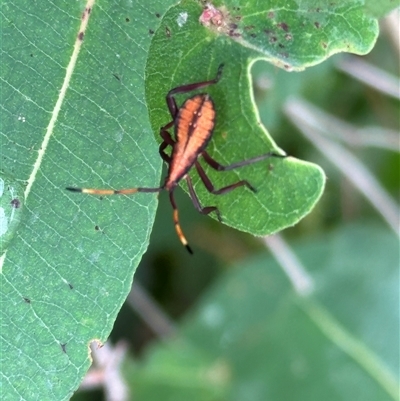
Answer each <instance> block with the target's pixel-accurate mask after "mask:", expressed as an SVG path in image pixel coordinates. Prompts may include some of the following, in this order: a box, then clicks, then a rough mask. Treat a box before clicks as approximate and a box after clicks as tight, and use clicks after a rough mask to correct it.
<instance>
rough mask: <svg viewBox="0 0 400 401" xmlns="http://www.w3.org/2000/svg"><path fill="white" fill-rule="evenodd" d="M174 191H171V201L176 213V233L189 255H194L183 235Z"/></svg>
mask: <svg viewBox="0 0 400 401" xmlns="http://www.w3.org/2000/svg"><path fill="white" fill-rule="evenodd" d="M174 189H175V188H173V189H171V190H170V191H169V200H170V201H171V205H172V209H173V211H174V214H173V217H174V224H175V230H176V233H177V234H178V238H179V240H180V241H181V242H182V245H184V246H185V247H186V249H187V250H188V251H189V253H191V254H193V251H192V248H190V246H189V244H188V242H187V240H186V238H185V235H184V234H183V231H182V228H181V225H180V224H179V215H178V207H177V206H176V203H175V199H174Z"/></svg>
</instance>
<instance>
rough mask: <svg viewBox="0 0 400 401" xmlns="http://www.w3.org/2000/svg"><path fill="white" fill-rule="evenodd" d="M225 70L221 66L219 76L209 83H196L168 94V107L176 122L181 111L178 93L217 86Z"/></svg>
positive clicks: (174, 89)
mask: <svg viewBox="0 0 400 401" xmlns="http://www.w3.org/2000/svg"><path fill="white" fill-rule="evenodd" d="M223 68H224V64H220V65H219V67H218V71H217V75H216V76H215V78H214V79H210V80H209V81H203V82H196V83H194V84H187V85H181V86H177V87H176V88H173V89H171V90H170V91H169V92H168V94H167V97H166V100H167V105H168V109H169V112H170V113H171V116H172V118H173V119H174V120H175V117H176V116H177V114H178V110H179V109H178V106H177V104H176V100H175V98H174V95H176V94H178V93H186V92H190V91H192V90H195V89H200V88H204V87H206V86H209V85H213V84H216V83H217V82H218V81H219V80H220V79H221V75H222V69H223Z"/></svg>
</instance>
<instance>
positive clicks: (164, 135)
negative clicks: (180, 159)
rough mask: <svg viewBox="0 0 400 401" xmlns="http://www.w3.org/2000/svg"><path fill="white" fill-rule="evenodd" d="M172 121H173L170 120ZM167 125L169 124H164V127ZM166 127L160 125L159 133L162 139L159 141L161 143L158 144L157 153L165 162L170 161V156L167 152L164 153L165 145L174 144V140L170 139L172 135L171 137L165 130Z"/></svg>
mask: <svg viewBox="0 0 400 401" xmlns="http://www.w3.org/2000/svg"><path fill="white" fill-rule="evenodd" d="M172 123H173V122H172ZM168 125H169V124H167V125H166V127H167V128H168ZM167 128H165V127H162V128H161V130H160V135H161V138H162V139H163V141H162V143H161V145H160V148H159V150H158V151H159V153H160V156H161V157H162V159H163V160H164V161H165V162H166V163H168V164H169V163H171V156H170V155H168V154H167V153H165V151H164V150H165V148H166V147H167V146H172V147H174V144H175V141H174V140H173V139H172V137H171V134H170V133H169V132H168V131H166V129H167Z"/></svg>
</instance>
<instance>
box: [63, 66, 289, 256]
mask: <svg viewBox="0 0 400 401" xmlns="http://www.w3.org/2000/svg"><path fill="white" fill-rule="evenodd" d="M223 67H224V65H223V64H221V65H220V66H219V67H218V71H217V75H216V77H215V78H214V79H212V80H209V81H203V82H197V83H192V84H188V85H182V86H178V87H176V88H174V89H171V90H170V91H169V92H168V94H167V97H166V101H167V105H168V109H169V112H170V114H171V116H172V121H171V122H169V123H168V124H166V125H164V126H163V127H161V129H160V135H161V137H162V139H163V142H162V143H161V145H160V148H159V152H160V156H161V157H162V159H163V160H164V161H165V162H166V163H167V164H168V166H169V167H168V174H167V176H166V178H165V181H164V184H163V185H162V186H160V187H157V188H128V189H118V190H114V189H90V188H73V187H68V188H67V189H68V190H69V191H73V192H82V193H85V194H92V195H117V194H123V195H129V194H134V193H136V192H160V191H162V190H166V191H168V192H169V199H170V201H171V205H172V208H173V218H174V223H175V229H176V232H177V234H178V237H179V239H180V241H181V242H182V244H183V245H184V246H185V247H186V249H187V250H188V251H189V252H190V253H193V251H192V249H191V248H190V246H189V244H188V241H187V240H186V238H185V236H184V234H183V232H182V229H181V226H180V224H179V217H178V208H177V206H176V203H175V199H174V190H175V188H176V187H177V185H178V184H179V182H180V181H181V180H182V179H185V180H186V182H187V185H188V188H189V194H190V197H191V198H192V201H193V204H194V206H195V208H196V209H197V210H198V211H199V212H200V213H202V214H209V213H211V212H215V213H216V215H217V217H218V220H219V221H221V214H220V212H219V210H218V208H217V207H216V206H206V207H202V206H201V205H200V201H199V199H198V197H197V195H196V192H195V190H194V188H193V184H192V180H191V178H190V176H189V174H188V172H189V170H190V169H191V168H192V167H193V166H194V167H195V168H196V170H197V172H198V174H199V176H200V178H201V180H202V181H203V183H204V185H205V187H206V189H207V190H208V191H209V192H211V193H212V194H215V195H221V194H225V193H227V192H229V191H231V190H233V189H235V188H237V187H240V186H246V187H247V188H249V189H250V190H251V191H253V192H256V189H255V188H254V187H253V186H252V185H250V183H249V182H248V181H246V180H241V181H238V182H236V183H234V184H231V185H228V186H226V187H223V188H220V189H215V188H214V186H213V184H212V183H211V181H210V179H209V178H208V176H207V175H206V173H205V171H204V169H203V167H202V166H201V164H200V163H199V161H198V157H199V156H200V155H201V156H202V157H203V158H204V161H205V162H206V163H207V164H208V165H209V166H210V167H212V168H213V169H214V170H217V171H227V170H233V169H235V168H237V167H242V166H246V165H248V164H252V163H256V162H258V161H261V160H264V159H267V158H268V157H286V156H284V155H279V154H276V153H274V152H268V153H265V154H263V155H260V156H256V157H253V158H251V159H247V160H244V161H241V162H238V163H233V164H230V165H228V166H223V165H221V164H219V163H218V162H217V161H215V160H214V159H213V158H212V157H211V156H210V155H209V154H208V153H207V151H206V150H205V149H206V147H207V145H208V143H209V141H210V139H211V137H212V134H213V131H214V126H215V115H216V111H215V106H214V102H213V101H212V99H211V97H210V95H209V94H207V93H201V94H196V95H194V96H192V97H190V98H188V99H187V100H186V101H185V102H184V103H183V104H182V106H181V107H178V106H177V104H176V100H175V97H174V95H176V94H178V93H187V92H191V91H193V90H196V89H200V88H204V87H206V86H209V85H213V84H216V83H217V82H218V81H219V80H220V78H221V75H222V69H223ZM172 126H174V129H175V139H173V138H172V136H171V134H170V133H169V132H168V130H169V129H170V128H171V127H172ZM168 146H171V147H172V153H171V155H168V154H167V153H165V149H166V148H167V147H168Z"/></svg>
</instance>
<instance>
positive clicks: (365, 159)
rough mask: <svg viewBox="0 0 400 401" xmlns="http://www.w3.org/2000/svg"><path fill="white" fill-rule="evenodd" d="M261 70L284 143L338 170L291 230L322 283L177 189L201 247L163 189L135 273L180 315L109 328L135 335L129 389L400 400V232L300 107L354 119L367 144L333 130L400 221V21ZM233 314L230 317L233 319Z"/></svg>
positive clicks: (263, 104) (130, 312) (262, 106)
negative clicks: (307, 288) (355, 41)
mask: <svg viewBox="0 0 400 401" xmlns="http://www.w3.org/2000/svg"><path fill="white" fill-rule="evenodd" d="M396 15H397V19H398V15H399V14H396ZM397 23H398V21H397ZM395 35H396V34H395ZM397 35H398V31H397ZM397 39H398V38H397ZM359 61H362V62H363V64H357V63H358V62H359ZM349 63H350V64H352V65H353V66H358V69H359V71H358V74H359V75H363V73H366V74H367V75H368V68H369V67H370V66H374V67H377V68H378V69H379V71H378V73H374V74H369V78H368V79H369V81H370V82H361V81H360V80H359V79H357V78H355V77H354V76H352V75H350V73H349V71H348V70H347V68H346V65H348V64H349ZM364 63H365V64H364ZM385 72H387V73H389V74H391V75H392V77H393V78H394V81H393V82H394V84H395V86H396V85H397V88H392V89H393V90H394V93H396V91H397V98H396V96H393V95H390V94H388V93H385V92H384V91H383V90H380V89H379V88H376V87H374V86H375V85H378V86H379V85H380V82H381V81H382V80H385ZM252 74H253V83H254V96H255V99H256V102H257V105H258V108H259V113H260V117H261V120H262V122H263V123H264V125H265V126H266V127H267V129H268V131H269V132H270V134H271V136H272V137H273V138H274V140H275V141H276V143H277V144H278V146H280V147H281V148H282V149H284V150H285V151H286V152H287V153H288V154H290V155H292V156H294V157H297V158H300V159H303V160H308V161H311V162H314V163H316V164H319V165H320V166H321V167H322V168H323V169H324V171H325V172H326V175H327V177H328V181H327V186H326V190H325V193H324V195H323V197H322V199H321V201H320V202H319V203H318V204H317V206H316V208H315V209H314V210H313V212H312V213H311V214H310V215H309V216H307V217H306V218H304V219H303V220H302V221H301V222H300V223H299V224H297V225H296V226H295V227H293V228H290V229H286V230H285V231H284V232H282V233H281V236H282V237H283V238H284V241H286V242H285V243H286V244H289V245H287V246H288V249H291V251H290V252H294V253H295V255H297V257H298V258H299V260H300V262H299V263H300V264H301V265H302V266H303V267H304V268H305V270H306V273H305V275H306V276H309V277H311V280H312V282H313V285H314V287H313V288H314V292H313V293H312V294H311V295H310V296H304V294H301V292H300V293H299V291H296V288H293V287H292V286H291V285H290V282H291V281H292V279H290V277H289V280H288V279H287V277H286V275H285V274H284V273H283V272H282V270H280V268H279V265H278V263H277V262H275V261H274V260H273V257H272V256H271V253H269V252H268V250H267V249H266V245H265V243H263V241H262V240H261V239H260V238H254V237H252V236H250V235H248V234H244V233H241V232H239V231H235V230H233V229H230V228H228V227H226V226H224V225H222V224H219V223H217V222H216V221H214V220H212V219H210V218H207V217H205V216H202V215H200V214H199V213H197V212H196V210H195V209H194V207H193V205H192V203H191V201H190V199H189V198H188V196H187V195H186V194H184V193H183V192H182V191H181V190H179V191H177V193H176V197H177V202H178V203H179V207H180V216H181V217H180V218H181V222H182V225H183V227H184V230H185V233H186V235H187V237H188V238H189V240H190V242H191V244H192V246H193V248H194V249H195V256H190V255H189V254H187V252H186V251H185V249H184V248H182V246H181V245H180V243H179V241H178V240H177V239H176V237H175V235H174V233H173V231H172V229H171V227H172V222H171V219H172V217H171V210H170V204H169V202H168V199H167V196H166V194H163V193H162V194H161V195H160V202H159V208H158V212H157V218H156V222H155V225H154V229H153V232H152V236H151V241H150V246H149V249H148V251H147V253H146V254H145V256H144V258H143V259H142V262H141V264H140V265H139V268H138V269H137V272H136V275H135V283H139V285H140V286H141V287H142V288H143V289H145V291H146V293H147V295H146V297H148V298H149V299H153V302H154V303H153V304H152V305H153V306H155V308H156V316H152V311H151V310H148V311H147V312H146V309H145V314H146V313H147V319H148V320H150V321H151V320H152V319H153V318H154V319H155V320H157V318H158V317H157V316H158V313H159V314H160V315H161V316H162V313H165V314H166V315H167V316H169V319H170V321H169V323H170V326H168V328H167V329H166V330H165V331H164V332H163V331H161V333H158V334H157V333H155V332H154V330H153V329H152V328H151V327H150V326H149V324H148V323H146V322H145V321H144V320H143V319H142V317H140V316H139V315H138V313H137V310H136V311H135V308H136V306H135V304H133V307H134V308H132V303H131V304H128V303H126V304H125V306H124V307H123V308H122V310H121V312H120V314H119V317H118V319H117V321H116V323H115V326H114V330H113V332H112V335H111V338H110V343H111V344H114V345H115V344H117V345H116V348H115V349H117V348H118V344H121V341H123V342H124V344H125V345H127V347H126V349H125V351H126V355H125V364H124V365H123V366H124V369H123V376H125V380H126V383H127V385H128V387H129V388H130V391H131V393H132V394H133V395H132V398H130V399H135V400H153V399H154V400H156V399H157V400H160V399H163V400H170V399H171V400H179V399H182V400H188V399H190V400H234V399H235V400H236V399H237V400H244V399H246V400H267V399H268V400H269V399H271V400H273V399H274V400H303V399H304V400H306V399H307V400H320V399H322V397H324V399H332V400H339V399H341V400H350V399H351V400H354V399H363V400H364V401H365V400H384V399H396V389H397V391H398V383H396V381H397V378H398V373H399V372H398V363H399V361H398V355H399V349H398V347H399V344H398V338H399V332H398V331H399V328H398V317H399V316H398V315H399V314H398V305H399V302H398V301H399V300H398V283H399V277H398V266H399V252H398V251H399V250H398V237H397V236H396V235H395V234H394V233H393V230H392V229H391V228H390V227H389V225H388V224H387V222H386V221H385V220H384V218H382V216H381V214H380V211H379V208H384V207H385V205H383V204H382V205H379V204H378V205H377V207H374V206H373V205H372V204H371V201H370V199H367V198H366V196H364V195H363V194H362V193H360V191H359V189H357V188H356V187H355V186H354V185H353V183H352V182H351V180H350V179H349V177H348V176H347V175H346V174H343V173H342V172H341V171H340V170H339V168H338V167H340V165H341V163H342V160H341V159H340V158H339V159H336V160H330V159H329V158H327V156H326V154H324V153H323V152H321V149H320V148H319V147H318V146H315V144H314V143H312V141H310V140H309V139H307V138H306V137H305V136H304V135H303V134H302V131H301V129H299V126H297V125H296V121H295V119H293V118H289V117H290V116H292V117H293V115H292V114H291V112H290V108H288V104H289V102H290V99H293V97H295V98H296V99H297V101H300V102H303V101H307V102H309V103H311V104H312V105H313V106H315V107H318V108H319V109H320V110H322V111H324V112H325V113H326V114H324V116H325V117H324V118H326V120H324V119H322V121H320V123H321V125H326V126H329V125H328V124H329V123H331V118H336V119H340V120H342V122H345V123H346V124H348V126H347V127H350V131H349V132H351V133H352V134H354V135H355V136H356V138H358V139H359V143H357V144H353V145H351V144H349V143H346V139H347V140H350V136H349V137H347V138H345V140H341V139H340V134H342V132H340V129H339V126H338V125H336V126H337V127H338V132H335V125H334V126H333V129H332V127H330V138H329V140H330V141H333V142H334V143H335V144H336V145H338V146H339V149H346V150H347V151H349V152H351V154H352V155H353V156H355V157H356V158H357V159H358V161H359V162H360V163H361V165H362V166H363V167H365V168H366V169H368V170H369V171H370V172H371V173H372V174H373V176H375V178H376V179H377V181H378V182H379V184H380V186H381V188H380V190H382V191H383V192H384V195H385V196H386V197H388V199H390V200H392V201H393V204H395V208H394V211H395V212H396V215H397V221H392V225H393V226H394V227H398V223H399V221H398V209H397V207H398V206H397V205H396V203H397V201H395V200H398V198H399V182H400V179H399V178H400V177H399V174H400V169H399V165H400V164H399V138H398V133H399V129H400V126H399V125H400V119H399V115H400V114H399V96H398V92H399V87H398V83H399V81H398V79H399V43H398V42H397V43H396V39H395V36H393V26H392V25H390V22H389V20H387V19H386V20H384V21H383V22H382V24H381V34H380V36H379V39H378V41H377V43H376V46H375V48H374V49H373V50H372V51H371V53H370V54H368V55H367V56H364V57H362V58H357V57H356V56H349V55H346V54H339V55H336V56H334V57H331V58H330V59H328V60H327V61H325V62H323V63H322V64H320V65H317V66H314V67H312V68H309V69H307V70H306V71H304V72H300V73H297V72H296V73H289V72H286V71H283V70H281V69H278V68H276V67H273V66H271V65H269V64H267V63H265V62H262V61H259V62H257V63H255V64H254V66H253V69H252ZM389 86H390V83H389ZM366 129H368V132H367V130H366ZM372 129H373V130H372ZM359 130H361V131H362V132H361V131H359ZM363 130H364V131H363ZM364 134H365V136H363V135H364ZM367 134H368V135H372V136H373V137H372V138H371V136H367ZM318 135H319V134H318ZM376 144H378V145H376ZM382 144H383V145H382ZM346 154H347V153H344V156H346ZM367 184H368V180H367ZM381 212H382V210H381ZM268 253H269V254H268ZM157 311H158V312H157ZM221 311H223V312H221ZM318 311H319V312H318ZM318 313H320V315H318ZM221 314H222V315H223V316H225V317H226V319H227V320H225V323H224V324H223V328H221V326H220V325H218V321H219V319H220V320H221V321H223V318H222V317H221V316H222V315H221ZM321 314H322V315H321ZM318 316H319V317H320V318H321V316H325V318H321V319H319V318H318ZM310 321H314V323H315V322H319V323H315V324H311V323H310ZM171 322H173V323H171ZM182 322H183V323H182ZM213 322H214V323H215V324H214V323H213ZM321 322H325V323H326V324H327V326H326V327H331V329H332V330H331V331H330V329H329V328H328V329H326V327H325V326H324V324H325V323H321ZM228 327H230V329H228ZM324 327H325V329H326V330H327V331H328V333H330V334H327V332H326V331H325V329H324ZM342 329H343V331H344V332H345V333H347V334H345V335H344V338H347V340H343V341H344V343H340V341H341V340H340V338H342V337H341V335H339V334H338V333H342V332H341V331H340V330H342ZM224 330H225V331H226V332H224ZM229 330H231V332H230V334H229V333H228V331H229ZM171 333H175V336H172V337H170V334H171ZM240 333H241V334H240ZM243 333H244V334H243ZM342 334H343V333H342ZM229 336H231V337H229ZM338 338H339V340H338ZM335 339H336V340H335ZM347 341H348V342H347ZM352 341H353V342H352ZM343 344H345V345H343ZM346 344H347V345H346ZM355 344H357V345H355ZM346 347H349V348H346ZM358 347H360V348H358ZM346 349H347V352H346V351H344V350H346ZM357 355H358V356H357ZM360 355H361V356H360ZM371 358H372V359H371ZM285 366H286V367H288V369H285ZM94 370H96V359H95V365H94ZM89 375H90V373H89ZM393 378H395V379H394V381H393ZM83 388H86V389H87V388H90V385H87V384H85V383H84V385H83ZM103 396H104V395H103V392H102V391H101V390H94V391H87V390H86V391H82V390H81V391H79V392H78V393H77V394H76V395H75V396H74V398H73V399H74V400H91V399H92V400H94V399H96V400H97V399H101V398H102V397H103Z"/></svg>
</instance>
